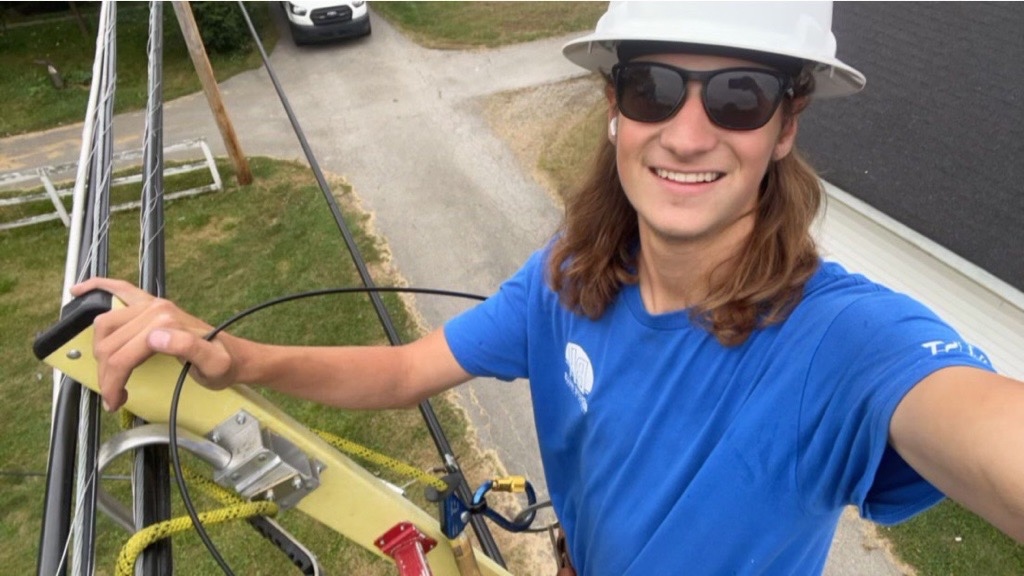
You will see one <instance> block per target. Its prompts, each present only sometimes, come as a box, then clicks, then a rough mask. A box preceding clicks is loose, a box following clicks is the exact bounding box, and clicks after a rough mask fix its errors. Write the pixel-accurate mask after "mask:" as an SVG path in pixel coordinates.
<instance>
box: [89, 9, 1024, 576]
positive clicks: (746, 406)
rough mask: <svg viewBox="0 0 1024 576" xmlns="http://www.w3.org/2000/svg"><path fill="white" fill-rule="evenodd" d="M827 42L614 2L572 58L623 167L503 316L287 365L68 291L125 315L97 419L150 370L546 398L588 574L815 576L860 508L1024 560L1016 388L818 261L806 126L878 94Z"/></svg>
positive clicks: (561, 496) (347, 388)
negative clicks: (868, 92) (171, 359)
mask: <svg viewBox="0 0 1024 576" xmlns="http://www.w3.org/2000/svg"><path fill="white" fill-rule="evenodd" d="M830 26H831V6H830V5H829V4H819V3H805V2H801V3H792V4H784V3H755V4H753V5H747V6H743V7H742V8H737V7H736V6H731V5H729V4H728V3H707V4H701V3H692V4H690V3H656V4H646V3H636V2H632V3H628V2H627V3H612V5H611V6H610V7H609V10H608V12H607V13H606V15H605V16H604V17H603V18H602V19H601V21H600V22H599V23H598V26H597V30H596V31H595V32H594V33H593V34H591V35H589V36H587V37H585V38H582V39H580V40H579V41H576V42H573V43H570V44H569V45H567V46H566V48H565V53H566V56H567V57H569V58H570V59H571V60H573V61H574V62H576V63H579V64H580V65H582V66H585V67H587V68H589V69H592V70H596V71H599V72H601V73H603V74H605V75H606V76H607V77H608V78H609V86H608V89H607V95H608V103H609V106H608V110H609V111H608V120H609V129H608V138H607V142H606V143H605V144H604V146H603V148H602V150H601V151H600V153H599V155H598V158H597V161H596V163H595V166H594V169H593V170H592V172H591V178H590V180H589V181H588V182H587V183H586V184H585V185H584V186H583V187H582V189H581V190H580V191H579V193H578V194H577V195H576V196H575V197H574V198H573V199H572V200H571V201H570V202H569V204H568V206H567V209H566V217H565V221H564V223H563V226H562V228H561V229H560V230H559V231H558V233H557V234H556V235H555V237H554V238H553V240H552V241H551V243H550V244H549V245H548V246H546V247H544V248H543V249H542V250H540V251H538V252H537V253H536V254H535V255H534V256H533V257H532V258H531V259H530V260H529V261H528V262H527V263H526V264H525V265H524V266H523V268H522V269H521V270H520V271H519V272H518V273H517V274H516V275H515V276H513V277H512V278H511V279H509V280H508V281H507V282H506V283H505V284H503V286H502V287H501V289H500V290H499V292H498V293H497V294H495V295H494V296H493V297H492V298H490V299H489V300H488V301H487V302H485V303H483V304H481V305H480V306H478V307H476V308H474V309H472V310H470V311H468V312H466V313H465V314H463V315H461V316H459V317H457V318H455V319H453V320H451V321H450V322H449V323H448V324H447V325H446V326H445V327H444V328H443V329H439V330H436V331H434V332H432V333H431V334H429V335H427V336H426V337H424V338H423V339H421V340H419V341H417V342H414V343H411V344H408V345H406V346H402V347H397V348H390V347H381V348H344V347H337V348H300V347H281V346H270V345H264V344H259V343H255V342H250V341H245V340H242V339H239V338H236V337H233V336H230V335H227V334H224V335H222V336H218V338H217V339H216V340H215V341H214V342H205V341H203V340H202V339H201V336H202V334H204V333H206V332H207V331H208V330H209V329H210V327H209V326H208V325H207V324H206V323H204V322H202V321H200V320H198V319H196V318H194V317H191V316H189V315H187V314H185V313H183V312H181V311H180V310H179V309H178V308H177V307H176V306H174V305H173V304H172V303H170V302H167V301H164V300H157V299H153V298H152V297H150V296H148V295H146V294H144V293H142V292H141V291H139V290H137V289H135V288H133V287H131V286H130V285H128V284H127V283H123V282H117V281H112V280H105V279H97V280H91V281H88V282H86V283H84V284H82V285H79V286H77V287H76V288H75V290H74V291H75V293H79V294H80V293H82V292H84V291H86V290H89V289H92V288H104V289H107V290H109V291H111V292H113V293H115V294H116V295H117V296H119V297H120V298H121V299H122V300H124V301H125V302H126V303H127V304H129V306H128V307H127V308H124V309H122V310H118V311H114V312H111V313H109V314H106V315H103V316H101V317H100V318H99V319H98V320H97V322H96V333H97V345H96V351H95V352H96V355H97V357H98V358H99V360H100V361H101V362H100V370H101V374H100V381H101V387H102V390H103V397H104V402H105V404H106V405H107V406H108V408H111V409H113V408H116V407H117V406H119V405H120V404H121V403H123V402H124V400H125V391H124V383H125V381H126V380H127V378H128V375H129V374H130V372H131V370H132V368H133V367H135V366H137V365H138V364H140V363H141V362H143V361H144V360H145V359H146V358H148V357H149V356H151V355H152V354H154V353H166V354H172V355H175V356H177V357H179V358H181V359H182V360H189V361H192V362H193V363H194V365H195V368H194V370H195V372H196V375H197V377H198V378H199V379H200V381H202V382H203V383H204V384H205V385H207V386H210V387H213V388H221V387H225V386H228V385H230V384H232V383H235V382H246V383H250V384H258V385H263V386H268V387H271V388H274V389H277V390H281V391H284V392H287V393H289V394H292V395H295V396H299V397H303V398H308V399H311V400H315V401H318V402H324V403H327V404H331V405H336V406H343V407H346V408H368V409H372V408H385V407H396V406H411V405H414V404H415V403H416V402H418V401H419V400H421V399H423V398H425V397H429V396H431V395H434V394H436V393H438V392H440V391H442V390H445V389H447V388H450V387H452V386H455V385H457V384H459V383H462V382H465V381H466V380H468V379H469V378H471V377H472V376H474V375H488V376H496V377H499V378H507V379H511V378H515V377H524V378H529V380H530V386H531V392H532V396H533V402H534V411H535V420H536V425H537V429H538V436H539V439H540V446H541V453H542V458H543V461H544V466H545V472H546V475H547V482H548V487H549V491H550V493H551V497H552V501H553V503H554V506H555V511H556V513H557V514H558V517H559V519H560V520H561V522H562V524H563V527H564V529H565V532H566V535H567V541H568V547H569V551H570V555H571V557H572V560H573V563H574V564H575V566H576V569H577V570H578V571H579V572H580V573H581V574H609V575H613V574H614V575H620V574H645V575H646V574H716V575H717V574H810V573H816V572H820V571H821V569H822V567H823V565H824V562H825V557H826V555H827V552H828V549H829V545H830V543H831V539H832V535H833V532H834V530H835V526H836V523H837V521H838V518H839V515H840V513H841V511H842V509H843V507H845V506H846V505H849V504H854V505H857V506H858V507H859V508H860V510H861V512H862V514H863V515H864V516H866V517H868V518H871V519H873V520H876V521H879V522H885V523H891V522H898V521H901V520H904V519H906V518H908V517H910V516H911V515H913V514H915V513H917V512H919V511H921V510H923V509H925V508H927V507H928V506H930V505H932V504H934V503H935V502H937V501H938V500H940V499H941V498H942V495H943V493H945V494H946V495H948V496H950V497H952V498H954V499H956V500H958V501H960V502H961V503H963V504H964V505H966V506H967V507H968V508H971V509H972V510H974V511H976V512H978V513H979V514H981V515H982V516H984V517H985V518H987V519H988V520H989V521H991V522H992V523H993V524H995V525H996V526H998V527H999V528H1000V529H1002V530H1003V531H1005V532H1006V533H1008V534H1010V535H1011V536H1013V537H1014V538H1016V539H1018V540H1020V541H1024V480H1021V479H1022V478H1024V457H1022V456H1021V454H1024V384H1022V383H1020V382H1015V381H1011V380H1009V379H1007V378H1004V377H1001V376H998V375H996V374H994V373H993V372H992V370H991V367H990V366H989V364H988V362H987V360H986V359H985V357H984V356H983V355H982V354H981V353H980V352H978V351H977V350H975V349H974V348H972V347H970V346H969V345H968V344H967V343H964V342H962V340H961V338H960V337H959V335H957V334H956V332H955V331H954V330H952V329H951V328H950V327H949V326H947V325H946V324H945V323H943V322H942V321H941V320H939V319H938V318H936V317H935V315H934V314H932V313H931V312H930V311H928V310H927V309H925V308H924V307H923V306H921V305H920V304H918V303H916V302H914V301H913V300H911V299H909V298H907V297H905V296H902V295H899V294H895V293H893V292H891V291H889V290H887V289H885V288H884V287H881V286H878V285H876V284H873V283H871V282H870V281H868V280H866V279H864V278H863V277H860V276H856V275H850V274H848V273H847V272H845V271H844V270H843V269H842V268H841V267H839V266H838V265H836V264H833V263H828V262H822V261H821V260H820V258H819V256H818V254H817V252H816V250H815V246H814V242H813V241H812V239H811V237H810V234H809V227H810V224H811V221H812V219H813V218H814V215H815V213H816V212H817V209H818V206H819V202H820V197H821V194H822V190H821V187H820V184H819V183H818V180H817V178H816V176H815V175H814V173H813V172H812V171H811V170H810V168H808V167H807V166H806V164H804V163H803V162H802V161H801V160H800V158H799V157H798V155H797V153H796V151H795V150H794V142H795V138H796V134H797V130H798V120H799V114H800V112H801V111H802V110H803V108H804V107H805V106H806V105H807V104H808V101H809V98H810V97H811V95H815V96H828V95H844V94H850V93H853V92H856V91H857V90H859V89H860V88H861V87H862V86H863V83H864V80H863V76H861V75H860V73H858V72H857V71H856V70H854V69H853V68H850V67H849V66H847V65H845V64H843V63H842V62H840V61H839V60H836V58H835V40H834V37H833V36H832V34H831V31H830ZM935 342H943V343H944V345H943V346H935V345H934V343H935ZM929 344H932V345H929Z"/></svg>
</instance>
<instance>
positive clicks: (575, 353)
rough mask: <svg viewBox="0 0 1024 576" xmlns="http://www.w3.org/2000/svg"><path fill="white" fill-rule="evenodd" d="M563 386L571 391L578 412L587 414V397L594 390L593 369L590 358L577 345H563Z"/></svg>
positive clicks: (571, 343)
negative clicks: (577, 404)
mask: <svg viewBox="0 0 1024 576" xmlns="http://www.w3.org/2000/svg"><path fill="white" fill-rule="evenodd" d="M565 365H566V367H565V385H566V386H568V387H569V389H570V390H572V393H573V395H574V396H575V397H576V401H577V402H579V403H580V410H581V411H582V412H583V413H584V414H586V413H587V395H589V394H590V391H591V389H593V388H594V367H593V366H592V365H591V364H590V358H589V357H588V356H587V353H586V352H585V351H584V350H583V348H581V347H580V345H579V344H575V343H573V342H569V343H568V344H566V345H565Z"/></svg>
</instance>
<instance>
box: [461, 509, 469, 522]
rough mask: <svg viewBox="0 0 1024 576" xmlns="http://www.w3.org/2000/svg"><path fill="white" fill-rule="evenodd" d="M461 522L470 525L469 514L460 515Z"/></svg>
mask: <svg viewBox="0 0 1024 576" xmlns="http://www.w3.org/2000/svg"><path fill="white" fill-rule="evenodd" d="M459 520H461V521H462V523H463V524H466V523H468V522H469V512H463V513H462V514H459Z"/></svg>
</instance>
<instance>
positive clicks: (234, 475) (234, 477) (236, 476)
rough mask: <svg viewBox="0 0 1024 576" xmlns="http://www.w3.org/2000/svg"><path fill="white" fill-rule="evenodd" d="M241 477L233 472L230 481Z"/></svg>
mask: <svg viewBox="0 0 1024 576" xmlns="http://www.w3.org/2000/svg"><path fill="white" fill-rule="evenodd" d="M241 477H242V475H241V474H239V473H238V472H234V473H233V474H231V479H232V480H238V479H239V478H241Z"/></svg>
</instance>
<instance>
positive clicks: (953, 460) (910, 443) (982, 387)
mask: <svg viewBox="0 0 1024 576" xmlns="http://www.w3.org/2000/svg"><path fill="white" fill-rule="evenodd" d="M889 443H890V444H891V445H892V447H893V448H894V449H895V450H896V451H897V452H899V454H900V456H902V457H903V459H904V460H906V462H907V463H908V464H910V465H911V466H912V467H913V468H914V469H915V470H916V471H917V472H918V473H919V474H921V476H923V477H924V478H926V479H927V480H928V481H929V482H931V483H932V484H933V485H935V487H936V488H938V489H939V490H941V491H942V492H943V493H944V494H946V495H947V496H948V497H949V498H951V499H953V500H955V501H957V502H959V503H960V504H962V505H964V506H965V507H966V508H968V509H970V510H972V511H973V512H975V513H976V514H978V515H979V516H981V517H983V518H985V519H986V520H987V521H989V522H990V523H991V524H992V525H994V526H995V527H996V528H999V529H1000V530H1002V531H1003V532H1005V533H1006V534H1008V535H1009V536H1011V537H1012V538H1014V539H1015V540H1017V541H1018V542H1021V543H1024V382H1018V381H1016V380H1012V379H1010V378H1007V377H1005V376H1000V375H998V374H994V373H992V372H987V371H985V370H982V369H979V368H971V367H959V366H958V367H949V368H943V369H941V370H938V371H936V372H934V373H932V374H931V375H930V376H928V377H927V378H925V379H924V380H922V381H921V382H919V383H918V384H917V385H915V386H914V387H913V388H912V389H911V390H910V392H908V393H907V395H906V396H905V397H904V398H903V400H901V401H900V403H899V405H898V406H897V408H896V411H895V413H894V414H893V417H892V420H891V422H890V425H889Z"/></svg>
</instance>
